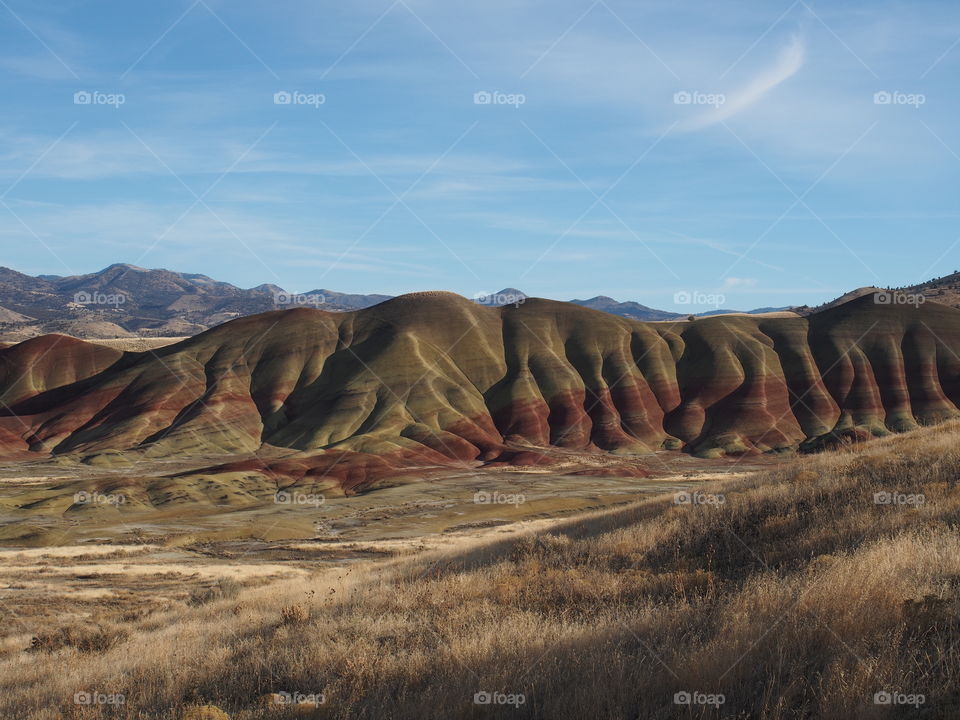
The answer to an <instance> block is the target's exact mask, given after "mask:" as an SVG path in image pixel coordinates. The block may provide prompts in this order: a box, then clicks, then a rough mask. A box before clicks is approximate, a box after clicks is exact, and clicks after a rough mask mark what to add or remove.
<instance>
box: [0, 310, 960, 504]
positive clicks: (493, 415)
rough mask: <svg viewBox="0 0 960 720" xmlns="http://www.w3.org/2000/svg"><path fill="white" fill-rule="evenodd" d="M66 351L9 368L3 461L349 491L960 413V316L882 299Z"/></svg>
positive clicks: (414, 325)
mask: <svg viewBox="0 0 960 720" xmlns="http://www.w3.org/2000/svg"><path fill="white" fill-rule="evenodd" d="M57 337H62V336H48V337H44V338H37V339H35V340H32V341H29V342H26V343H21V344H19V345H16V346H13V347H11V348H7V349H3V350H0V367H2V371H0V393H2V395H0V397H2V398H3V401H4V403H6V406H7V407H6V409H2V416H0V446H2V449H3V451H4V452H6V453H9V454H19V453H22V452H24V451H31V452H35V453H55V454H68V455H70V456H75V457H81V458H87V459H88V461H93V460H95V459H96V457H97V456H98V455H101V454H104V453H115V452H117V451H123V452H128V453H131V454H133V455H136V454H137V453H147V454H149V455H150V456H151V457H158V456H166V455H174V454H176V455H181V456H182V455H190V454H200V453H234V452H237V453H240V452H246V453H250V452H257V451H258V450H260V449H263V448H264V447H265V446H267V447H279V448H286V449H288V450H293V451H297V452H296V455H294V456H293V457H289V458H286V459H284V460H283V461H282V462H280V463H278V464H276V466H271V467H269V468H268V467H266V466H265V465H264V464H263V463H261V462H259V461H244V462H242V463H239V464H234V465H231V466H222V467H219V468H216V469H215V470H216V471H221V472H222V471H225V470H231V471H242V472H258V471H262V470H265V469H268V470H270V472H272V473H274V474H280V475H283V476H289V477H290V478H292V479H293V480H298V479H301V478H304V477H314V478H316V477H328V478H329V479H331V480H335V481H337V482H339V483H340V484H341V485H342V486H344V487H351V488H356V487H363V486H364V485H366V484H368V483H369V482H371V481H372V480H375V479H377V478H378V477H383V476H386V475H389V474H390V473H391V472H394V471H395V468H397V467H399V466H411V465H418V464H425V463H426V464H437V463H450V462H459V463H470V464H471V465H475V464H477V463H484V462H492V463H497V462H503V461H506V462H512V463H520V464H527V463H531V464H535V463H537V462H539V461H540V460H542V455H540V454H539V453H537V452H529V450H530V449H531V448H534V449H535V448H536V447H547V446H553V447H556V448H565V449H571V450H578V451H582V450H587V451H606V452H611V453H618V454H636V453H649V452H652V451H655V450H659V449H661V448H683V449H685V450H687V451H689V452H693V453H696V454H699V455H705V456H721V455H724V454H727V455H739V454H755V453H765V452H781V451H791V450H794V449H796V448H798V447H803V448H809V447H819V446H823V445H828V444H831V443H835V442H838V441H840V440H844V439H866V438H868V437H872V436H878V435H884V434H886V433H888V432H890V431H901V430H907V429H910V428H914V427H916V426H917V424H927V423H935V422H938V421H941V420H944V419H946V418H949V417H953V416H956V415H957V414H958V410H957V404H958V402H960V357H958V355H957V353H958V352H960V311H958V310H955V309H952V308H949V307H945V306H941V305H938V304H935V303H927V304H925V305H923V306H921V307H919V308H917V307H913V306H888V305H878V304H875V303H874V302H873V299H872V298H870V297H864V298H860V299H858V300H855V301H853V302H850V303H847V304H845V305H843V306H840V307H837V308H834V309H832V310H829V311H825V312H821V313H817V314H815V315H813V316H811V317H809V318H763V317H750V316H739V317H717V318H707V319H701V320H697V321H695V322H678V323H642V322H637V321H631V320H627V319H625V318H621V317H616V316H612V315H608V314H605V313H601V312H597V311H593V310H589V309H586V308H581V307H576V306H572V305H570V304H566V303H559V302H553V301H548V300H539V299H530V300H528V301H527V302H526V303H525V304H523V305H520V306H519V307H514V306H507V307H502V308H499V307H497V308H491V307H483V306H479V305H477V304H475V303H472V302H470V301H469V300H466V299H464V298H462V297H460V296H457V295H453V294H450V293H417V294H414V295H407V296H402V297H399V298H396V299H393V300H390V301H388V302H385V303H382V304H380V305H377V306H375V307H372V308H367V309H364V310H360V311H356V312H348V313H330V312H324V311H321V310H315V309H310V308H299V309H295V310H289V311H277V312H270V313H264V314H261V315H256V316H250V317H244V318H240V319H237V320H235V321H232V322H229V323H227V324H225V325H222V326H219V327H217V328H214V329H212V330H209V331H207V332H205V333H203V334H201V335H198V336H195V337H193V338H189V339H187V340H185V341H183V342H180V343H177V344H175V345H170V346H167V347H163V348H160V349H158V350H154V351H151V352H143V353H125V354H124V353H122V352H121V351H119V350H114V349H110V348H104V347H102V346H98V345H92V344H90V343H84V342H82V341H77V340H72V339H69V340H67V339H61V340H56V338H57ZM51 338H53V339H51ZM48 346H50V347H48ZM47 350H49V352H47ZM518 448H522V449H526V450H528V452H520V453H517V452H515V451H516V450H517V449H518Z"/></svg>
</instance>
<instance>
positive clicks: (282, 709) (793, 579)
mask: <svg viewBox="0 0 960 720" xmlns="http://www.w3.org/2000/svg"><path fill="white" fill-rule="evenodd" d="M958 438H960V424H957V423H953V424H949V425H945V426H942V427H939V428H932V429H927V430H923V431H919V432H916V433H910V434H907V435H902V436H898V437H894V438H890V439H886V440H882V441H876V442H874V443H871V444H869V445H867V446H864V447H862V448H857V449H852V450H845V451H841V452H838V453H835V454H830V455H821V456H816V457H809V458H803V459H801V460H799V461H798V462H797V463H795V464H791V465H789V466H785V467H784V468H782V469H779V470H775V471H770V472H764V473H760V474H756V475H752V476H749V477H746V478H741V479H736V480H732V481H728V482H725V483H721V484H716V485H712V486H710V487H704V488H703V491H704V492H705V493H710V494H711V495H708V496H706V498H707V499H718V496H721V495H722V496H723V499H724V500H725V501H724V502H723V503H722V504H676V503H675V502H674V501H673V498H672V497H659V498H653V499H650V500H646V501H642V502H638V503H636V504H634V505H631V506H629V507H628V508H625V509H620V510H614V511H604V512H599V513H594V514H591V515H587V516H581V517H579V518H575V519H571V520H567V521H563V522H561V523H558V524H557V525H556V526H555V528H554V529H553V530H552V531H551V532H549V533H544V534H540V535H538V536H528V537H522V538H520V539H516V538H508V539H506V540H503V541H500V542H494V543H491V542H489V541H488V542H485V543H483V544H477V545H475V546H472V547H469V548H465V549H464V550H462V551H461V552H459V553H456V554H452V553H448V554H445V555H437V556H435V557H432V558H429V559H427V560H425V559H424V558H422V557H421V558H417V559H415V560H412V561H411V560H403V561H392V562H383V561H381V562H379V563H377V562H376V561H371V562H370V563H369V564H368V565H367V566H366V567H365V568H362V569H360V570H358V571H355V572H353V573H352V574H351V575H349V576H343V577H338V576H337V575H336V574H331V573H326V574H322V573H318V574H317V575H316V576H315V577H313V578H311V579H306V580H304V579H296V580H290V581H285V582H280V583H276V584H274V585H272V586H270V587H266V588H258V589H250V590H245V591H243V592H241V593H240V596H239V597H238V598H235V599H227V598H223V599H216V598H214V599H212V600H211V601H210V602H207V603H205V604H203V605H200V606H197V607H190V606H188V605H186V604H182V605H179V606H177V607H176V608H175V609H172V610H169V611H166V612H157V613H153V614H151V615H149V616H148V617H146V618H142V619H139V620H134V621H132V622H131V623H129V625H128V626H126V627H125V628H123V630H124V631H125V632H126V637H125V638H124V637H123V636H118V637H117V638H115V639H114V641H113V642H111V643H110V644H108V645H107V646H106V647H104V648H93V649H87V650H81V649H80V648H78V647H76V646H75V645H70V644H69V643H68V644H65V645H64V646H62V647H53V648H50V649H49V652H39V653H37V652H35V653H26V652H23V653H19V654H17V655H16V656H14V657H8V658H6V659H5V660H4V661H3V662H2V663H0V717H4V718H7V717H10V718H17V719H18V720H19V719H20V718H24V719H28V720H52V719H53V718H61V717H67V718H90V719H93V718H129V719H131V720H132V719H133V718H144V719H146V718H154V719H159V718H176V719H177V720H180V719H181V718H183V717H185V713H186V712H187V708H188V707H202V706H205V705H210V706H216V707H217V708H222V709H223V710H225V711H226V712H228V713H229V716H230V717H231V718H234V720H243V719H253V718H274V717H308V718H309V717H314V718H371V719H373V718H377V719H379V718H489V717H509V718H551V719H556V720H565V719H568V718H569V719H570V720H573V719H579V718H631V719H633V718H664V719H666V718H721V717H722V718H762V719H765V720H780V719H783V720H785V719H787V718H899V717H928V718H951V717H960V677H958V675H960V652H958V649H960V647H958V639H960V536H958V533H957V525H958V521H960V492H958V489H957V479H958V477H960V443H958ZM876 493H895V494H900V495H902V497H900V498H899V499H901V500H904V501H909V502H913V501H916V500H918V498H917V497H916V496H919V495H921V494H922V495H923V496H924V497H923V500H924V502H923V503H922V504H916V503H914V504H908V505H902V504H899V505H898V504H877V503H876V502H875V494H876ZM911 496H913V497H911ZM483 691H488V692H501V693H504V694H505V697H507V698H508V699H511V697H510V696H511V695H513V696H518V695H521V694H522V696H523V703H522V704H517V705H509V704H507V705H490V704H475V703H474V696H475V694H476V693H478V692H483ZM882 691H891V692H901V693H904V694H909V695H923V696H924V702H923V704H921V705H920V707H919V709H916V708H914V707H907V706H904V705H883V704H879V705H878V704H875V703H874V694H875V693H878V692H882ZM77 692H99V693H103V694H104V695H105V696H109V695H113V696H114V697H118V696H120V695H122V696H123V697H124V699H125V702H124V703H123V704H104V705H84V706H78V705H76V704H75V703H74V701H73V698H74V694H75V693H77ZM678 692H689V693H703V694H705V695H710V694H714V695H715V694H722V695H723V696H724V699H725V702H724V703H723V704H722V705H721V706H720V707H719V709H716V708H714V707H713V706H710V705H691V706H685V705H684V706H681V705H676V704H674V696H675V693H678ZM271 693H274V694H278V695H273V696H272V697H273V698H278V697H279V698H286V699H288V700H291V702H275V701H273V700H270V701H269V702H267V703H264V701H263V698H264V696H268V695H270V694H271ZM284 693H286V694H287V695H284ZM298 693H299V694H300V695H299V696H298V695H297V694H298ZM512 699H514V700H517V701H519V697H514V698H512ZM297 700H300V703H299V704H294V702H296V701H297ZM319 700H323V702H322V703H321V702H319Z"/></svg>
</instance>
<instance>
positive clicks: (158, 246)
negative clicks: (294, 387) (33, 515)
mask: <svg viewBox="0 0 960 720" xmlns="http://www.w3.org/2000/svg"><path fill="white" fill-rule="evenodd" d="M0 33H2V36H0V48H2V49H0V83H2V88H0V90H2V93H3V97H4V98H5V102H4V103H3V109H2V119H0V157H2V162H0V175H2V177H0V201H2V202H0V233H2V235H0V237H2V241H0V242H2V246H3V255H2V256H0V264H2V265H7V266H10V267H13V268H15V269H17V270H20V271H23V272H28V273H31V274H38V273H49V274H60V275H65V274H78V273H84V272H90V271H93V270H97V269H100V268H102V267H104V266H106V265H109V264H111V263H113V262H129V263H134V264H137V265H142V266H146V267H167V268H170V269H175V270H181V271H185V272H200V273H205V274H208V275H210V276H212V277H214V278H217V279H220V280H226V281H229V282H232V283H235V284H237V285H240V286H244V287H250V286H253V285H258V284H260V283H264V282H270V283H276V284H278V285H281V286H283V287H285V288H287V289H288V290H292V291H306V290H310V289H314V288H318V287H325V288H331V289H335V290H340V291H348V292H382V293H390V294H398V293H402V292H408V291H413V290H421V289H428V288H431V289H432V288H441V289H447V290H452V291H455V292H459V293H461V294H464V295H467V296H472V295H476V294H478V293H483V292H490V291H495V290H498V289H500V288H501V287H505V286H515V287H519V288H521V289H523V290H524V291H526V292H527V293H529V294H532V295H539V296H544V297H553V298H557V299H570V298H573V297H580V298H584V297H590V296H593V295H598V294H603V295H610V296H613V297H615V298H617V299H620V300H628V299H629V300H637V301H639V302H642V303H645V304H647V305H652V306H655V307H661V308H665V309H678V307H680V306H678V305H676V304H675V302H674V300H675V297H676V296H677V293H688V296H689V294H696V293H700V294H702V295H707V294H713V295H723V296H724V300H725V302H724V305H725V306H727V307H738V308H751V307H759V306H780V305H787V304H792V303H801V302H807V303H816V302H819V301H822V300H825V299H829V298H832V297H834V296H836V295H837V294H839V293H841V292H843V291H845V290H848V289H851V288H853V287H857V286H862V285H870V284H877V285H906V284H912V283H914V282H917V281H919V280H922V279H926V278H928V277H931V276H935V275H943V274H947V273H949V272H952V271H953V270H955V269H960V222H958V220H960V207H958V204H957V201H956V196H957V192H956V188H957V181H958V179H960V125H958V124H957V122H956V117H957V116H958V109H960V107H958V105H960V101H958V97H957V87H956V82H955V78H956V77H957V76H958V70H960V43H958V41H960V5H958V4H957V3H952V2H910V3H907V2H902V3H894V2H883V1H882V0H881V1H880V2H877V1H874V0H871V1H870V2H865V1H863V2H859V1H858V2H853V1H849V2H845V1H843V0H839V1H835V2H829V3H826V2H811V1H810V0H807V1H806V2H804V1H803V0H799V1H797V2H787V1H779V0H778V1H773V0H764V1H762V2H761V1H759V0H754V1H750V2H736V1H733V2H723V3H717V2H713V1H705V2H701V1H699V0H693V1H691V2H684V3H676V2H667V1H664V2H660V1H658V0H653V1H650V2H624V1H623V0H597V1H596V2H592V0H577V1H576V2H573V1H568V0H550V1H549V2H547V1H546V0H544V1H543V2H541V1H539V0H531V1H524V0H509V1H506V0H485V1H484V2H482V3H481V2H472V1H469V2H460V3H450V2H440V0H396V1H395V2H394V1H393V0H377V1H376V2H374V1H372V0H371V1H369V2H367V1H366V0H359V1H358V2H351V3H327V2H319V3H318V2H297V1H295V0H294V1H291V2H283V3H273V4H271V3H252V2H244V1H242V0H241V1H239V2H238V1H235V2H226V1H225V0H199V1H198V2H192V1H190V0H187V1H186V2H178V1H177V2H175V1H170V2H165V3H128V2H115V1H113V0H110V1H105V2H80V1H76V2H69V1H68V2H58V3H49V2H39V3H37V2H33V3H27V2H25V1H23V0H3V2H0ZM283 92H287V93H290V94H291V95H290V97H291V98H292V101H291V102H290V103H287V104H283V103H279V104H278V103H277V102H276V101H275V98H276V93H283ZM484 92H486V93H490V95H489V96H486V95H479V96H478V95H477V93H484ZM77 93H81V95H76V94H77ZM82 93H88V94H89V95H86V96H84V95H82ZM878 93H880V95H878ZM884 93H886V94H884ZM284 97H285V96H280V99H281V100H282V99H284ZM85 98H88V99H90V102H89V103H83V100H84V99H85ZM488 98H489V99H490V100H491V102H488V103H483V102H482V101H483V100H484V99H488ZM478 99H479V100H480V101H481V102H479V103H478V102H477V100H478ZM121 101H122V102H121ZM321 101H322V102H321ZM78 103H79V104H78Z"/></svg>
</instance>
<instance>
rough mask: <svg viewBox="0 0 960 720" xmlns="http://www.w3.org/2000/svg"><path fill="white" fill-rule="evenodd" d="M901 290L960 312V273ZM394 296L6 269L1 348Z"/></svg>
mask: <svg viewBox="0 0 960 720" xmlns="http://www.w3.org/2000/svg"><path fill="white" fill-rule="evenodd" d="M878 290H879V288H872V287H871V288H859V289H858V290H854V291H852V292H850V293H847V294H846V295H843V296H841V297H840V298H838V299H837V300H835V301H832V302H830V303H826V304H824V305H822V306H819V307H816V308H811V307H808V306H799V307H789V306H788V307H782V308H769V307H768V308H757V309H755V310H750V311H746V313H747V314H761V313H769V312H778V311H793V312H795V313H797V314H799V315H809V314H811V313H814V312H818V311H820V310H824V309H827V308H830V307H835V306H836V305H838V304H842V303H843V302H847V301H849V300H852V299H855V298H857V297H861V296H863V295H866V294H868V293H872V292H877V291H878ZM899 291H900V292H903V293H913V294H917V295H923V296H924V297H925V298H926V299H929V300H935V301H937V302H939V303H942V304H945V305H952V306H954V307H960V273H954V274H952V275H949V276H946V277H943V278H935V279H933V280H931V281H929V282H926V283H923V284H921V285H916V286H912V287H907V288H900V289H899ZM391 297H392V296H390V295H380V294H370V295H364V294H352V293H343V292H337V291H333V290H327V289H323V288H321V289H317V290H311V291H310V292H306V293H298V294H295V293H291V292H288V291H287V290H285V289H284V288H281V287H279V286H277V285H270V284H264V285H258V286H257V287H253V288H249V289H244V288H239V287H237V286H235V285H231V284H230V283H227V282H221V281H217V280H214V279H212V278H210V277H207V276H206V275H199V274H195V273H180V272H174V271H171V270H150V269H146V268H141V267H137V266H135V265H127V264H122V263H117V264H114V265H110V266H109V267H107V268H104V269H103V270H100V271H99V272H95V273H89V274H87V275H72V276H66V277H61V276H58V275H38V276H30V275H25V274H23V273H20V272H17V271H15V270H11V269H9V268H4V267H0V341H20V340H25V339H27V338H30V337H35V336H37V335H43V334H46V333H52V332H57V333H62V334H66V335H73V336H74V337H80V338H123V337H183V336H190V335H195V334H197V333H199V332H202V331H204V330H207V329H209V328H211V327H214V326H216V325H220V324H222V323H224V322H227V321H228V320H232V319H234V318H237V317H243V316H247V315H254V314H257V313H261V312H267V311H270V310H277V309H284V308H294V307H300V306H307V307H319V308H322V309H324V310H329V311H334V312H344V311H350V310H360V309H363V308H367V307H371V306H373V305H377V304H379V303H382V302H384V301H386V300H389V299H391ZM527 297H528V296H527V295H526V294H525V293H524V292H523V291H521V290H518V289H516V288H504V289H503V290H500V291H499V292H496V293H486V294H483V295H478V296H477V297H475V298H473V299H474V301H475V302H477V303H479V304H481V305H490V306H499V305H516V304H522V303H523V302H525V301H526V299H527ZM569 302H570V303H571V304H573V305H579V306H581V307H586V308H591V309H593V310H600V311H602V312H606V313H609V314H611V315H618V316H620V317H624V318H628V319H631V320H643V321H656V320H677V319H682V318H686V317H688V316H690V315H691V314H690V313H676V312H670V311H666V310H658V309H656V308H651V307H648V306H646V305H641V304H640V303H637V302H631V301H627V302H619V301H617V300H614V299H613V298H610V297H606V296H603V295H598V296H597V297H593V298H589V299H587V300H580V299H574V300H570V301H569ZM735 312H738V311H736V310H726V309H717V310H711V311H707V312H701V313H693V314H692V315H693V316H695V317H706V316H710V315H721V314H728V313H735ZM740 312H742V311H740Z"/></svg>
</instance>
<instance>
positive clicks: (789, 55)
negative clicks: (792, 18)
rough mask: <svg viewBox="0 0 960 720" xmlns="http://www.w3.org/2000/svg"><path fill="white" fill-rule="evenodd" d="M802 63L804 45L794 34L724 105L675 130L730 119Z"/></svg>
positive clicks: (779, 82)
mask: <svg viewBox="0 0 960 720" xmlns="http://www.w3.org/2000/svg"><path fill="white" fill-rule="evenodd" d="M805 61H806V43H805V42H804V40H803V38H802V37H801V36H800V35H794V36H793V37H792V38H791V40H790V42H789V43H787V44H786V45H785V46H784V47H782V48H781V49H780V52H779V53H778V54H777V59H776V61H775V62H774V64H773V65H772V66H770V67H769V68H766V69H764V70H763V71H762V72H760V73H759V74H757V75H755V76H754V77H753V78H752V79H751V80H750V82H748V83H747V84H746V85H744V86H743V87H741V88H739V89H738V90H735V91H734V92H732V93H730V94H729V95H727V96H726V97H725V99H724V102H723V103H722V104H720V105H718V106H717V107H716V108H713V109H711V110H709V111H708V112H704V113H702V114H700V115H698V116H697V117H695V118H692V119H690V120H688V121H685V122H681V123H679V125H678V129H681V130H688V131H689V130H702V129H704V128H707V127H710V126H711V125H716V124H717V123H720V122H723V121H725V120H727V119H729V118H732V117H733V116H734V115H737V114H738V113H740V112H743V111H744V110H746V109H747V108H749V107H750V106H752V105H754V104H756V103H757V102H758V101H759V100H760V99H761V98H763V97H764V96H765V95H766V94H767V93H769V92H770V91H771V90H773V89H774V88H775V87H777V86H778V85H780V84H781V83H783V82H785V81H786V80H788V79H790V78H791V77H793V76H794V75H796V74H797V72H799V70H800V68H802V67H803V64H804V62H805Z"/></svg>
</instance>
